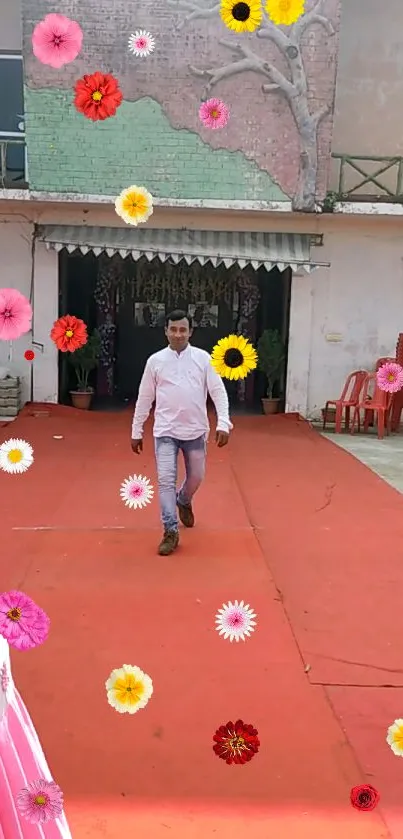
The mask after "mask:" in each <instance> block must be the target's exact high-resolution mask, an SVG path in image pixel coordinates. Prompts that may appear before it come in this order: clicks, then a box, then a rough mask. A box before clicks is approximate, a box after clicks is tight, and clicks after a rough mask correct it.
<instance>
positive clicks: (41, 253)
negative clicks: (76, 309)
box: [33, 242, 59, 402]
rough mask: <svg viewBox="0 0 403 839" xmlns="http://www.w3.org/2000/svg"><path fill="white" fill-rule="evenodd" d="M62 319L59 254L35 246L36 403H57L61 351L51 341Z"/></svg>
mask: <svg viewBox="0 0 403 839" xmlns="http://www.w3.org/2000/svg"><path fill="white" fill-rule="evenodd" d="M58 317H59V267H58V254H57V253H56V251H51V250H49V251H48V250H47V249H46V247H45V245H44V244H43V242H36V244H35V257H34V321H33V326H34V330H33V340H34V341H35V342H36V343H37V344H41V345H42V347H43V349H40V348H39V347H36V346H34V348H33V349H34V352H35V361H34V366H33V377H34V401H35V402H57V401H58V392H59V377H58V351H57V349H56V346H55V344H54V343H53V341H52V340H51V337H50V332H51V329H52V326H53V324H54V322H55V320H57V318H58Z"/></svg>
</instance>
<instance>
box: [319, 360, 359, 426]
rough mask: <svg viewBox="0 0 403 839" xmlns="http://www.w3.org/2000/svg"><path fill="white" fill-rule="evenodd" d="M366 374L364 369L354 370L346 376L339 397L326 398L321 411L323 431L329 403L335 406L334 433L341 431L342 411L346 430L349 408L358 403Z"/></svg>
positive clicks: (348, 422)
mask: <svg viewBox="0 0 403 839" xmlns="http://www.w3.org/2000/svg"><path fill="white" fill-rule="evenodd" d="M366 376H367V373H366V370H354V372H353V373H350V375H349V376H348V377H347V379H346V381H345V384H344V387H343V391H342V394H341V396H340V398H339V399H328V401H327V402H326V405H325V410H324V413H323V431H324V430H325V428H326V423H327V418H328V409H329V405H335V407H336V422H335V431H336V434H340V432H341V424H342V420H343V411H344V412H345V428H346V430H347V431H348V430H349V428H350V408H355V407H356V405H358V401H359V398H360V393H361V390H362V387H363V384H364V381H365V378H366Z"/></svg>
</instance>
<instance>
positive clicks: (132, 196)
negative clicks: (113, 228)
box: [115, 186, 153, 225]
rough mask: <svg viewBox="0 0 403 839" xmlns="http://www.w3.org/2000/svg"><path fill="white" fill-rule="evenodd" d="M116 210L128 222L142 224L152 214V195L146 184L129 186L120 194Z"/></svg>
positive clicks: (116, 202)
mask: <svg viewBox="0 0 403 839" xmlns="http://www.w3.org/2000/svg"><path fill="white" fill-rule="evenodd" d="M115 210H116V212H117V214H118V216H120V218H122V219H123V221H125V222H126V224H134V225H137V224H141V223H142V222H145V221H147V220H148V219H149V218H150V216H151V215H152V212H153V199H152V195H150V193H149V192H148V190H147V189H145V187H144V186H129V187H128V189H124V190H123V192H121V193H120V195H118V197H117V199H116V201H115Z"/></svg>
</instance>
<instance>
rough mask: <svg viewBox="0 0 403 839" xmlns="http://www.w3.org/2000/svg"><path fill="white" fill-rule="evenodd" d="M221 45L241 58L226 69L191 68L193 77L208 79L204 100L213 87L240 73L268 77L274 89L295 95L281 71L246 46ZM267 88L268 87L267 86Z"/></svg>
mask: <svg viewBox="0 0 403 839" xmlns="http://www.w3.org/2000/svg"><path fill="white" fill-rule="evenodd" d="M219 44H220V45H221V46H223V47H225V48H226V49H228V50H231V51H232V52H233V53H235V54H238V55H240V56H241V58H240V59H239V60H237V61H233V62H230V63H229V64H226V65H224V67H217V68H216V67H211V68H210V69H206V70H203V69H199V68H198V67H193V66H192V65H191V66H190V68H189V69H190V71H191V72H192V73H193V75H195V76H198V77H199V78H205V79H208V83H207V85H206V87H205V89H204V96H203V98H206V97H208V95H209V93H210V92H211V90H212V89H213V87H214V86H215V85H216V84H218V82H221V81H222V80H223V79H229V78H232V76H235V75H237V74H238V73H244V72H246V71H250V72H252V73H259V74H260V75H263V76H266V77H267V78H269V79H270V81H271V86H273V85H274V87H272V89H276V90H277V89H279V88H280V90H282V91H283V92H284V94H285V95H286V96H291V95H292V94H293V88H292V85H291V84H290V82H289V81H288V80H287V79H286V77H285V76H284V75H283V73H281V72H280V70H277V68H276V67H274V66H273V64H269V63H268V62H267V61H265V60H264V59H263V58H259V56H257V55H256V54H255V53H254V52H253V51H252V50H250V49H249V47H247V46H246V45H244V44H238V43H231V42H229V41H219ZM266 87H267V85H266Z"/></svg>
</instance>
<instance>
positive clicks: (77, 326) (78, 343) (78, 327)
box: [50, 315, 88, 352]
mask: <svg viewBox="0 0 403 839" xmlns="http://www.w3.org/2000/svg"><path fill="white" fill-rule="evenodd" d="M50 337H51V339H52V341H53V342H54V343H55V344H56V346H57V349H58V350H60V351H61V352H75V351H76V350H79V349H80V348H81V347H83V346H84V344H86V343H87V341H88V334H87V327H86V325H85V323H84V321H83V320H81V318H76V317H75V315H63V317H61V318H59V320H56V321H55V323H54V324H53V329H52V331H51V333H50Z"/></svg>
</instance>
